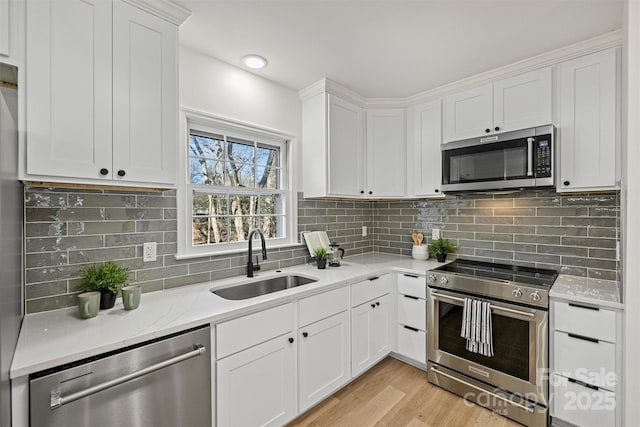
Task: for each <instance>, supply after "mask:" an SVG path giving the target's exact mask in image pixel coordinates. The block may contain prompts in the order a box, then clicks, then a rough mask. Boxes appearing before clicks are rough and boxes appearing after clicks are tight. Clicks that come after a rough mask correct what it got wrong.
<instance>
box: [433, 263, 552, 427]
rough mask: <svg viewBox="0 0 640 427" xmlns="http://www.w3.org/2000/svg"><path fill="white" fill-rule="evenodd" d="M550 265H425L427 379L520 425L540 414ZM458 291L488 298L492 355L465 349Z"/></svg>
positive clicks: (541, 418) (536, 421)
mask: <svg viewBox="0 0 640 427" xmlns="http://www.w3.org/2000/svg"><path fill="white" fill-rule="evenodd" d="M557 276H558V273H557V272H556V271H554V270H546V269H539V268H529V267H520V266H516V265H509V264H495V263H487V262H478V261H471V260H464V259H458V260H456V261H453V262H452V263H450V264H447V265H444V266H442V267H439V268H436V269H434V270H430V271H428V272H427V285H428V287H427V304H428V305H427V330H428V331H429V334H428V339H427V369H428V375H427V377H428V380H429V382H431V383H433V384H436V385H438V386H440V387H442V388H445V389H447V390H449V391H451V392H454V393H456V394H458V395H460V396H463V397H464V398H465V399H467V400H469V401H473V402H476V403H478V404H480V405H482V406H485V407H487V408H490V409H492V410H494V411H496V412H498V413H500V414H501V415H504V416H506V417H509V418H511V419H513V420H515V421H518V422H520V423H522V424H525V425H528V426H545V425H546V424H547V419H548V408H547V406H548V397H549V391H548V389H549V387H548V378H547V376H548V351H549V349H548V335H547V319H548V307H549V289H550V288H551V286H552V285H553V282H554V281H555V279H556V277H557ZM466 298H472V299H479V300H483V301H489V302H490V310H491V322H492V335H493V349H494V355H493V356H484V355H482V354H479V353H474V352H471V351H468V350H467V349H466V339H465V338H462V337H461V335H460V331H461V327H462V318H463V308H464V302H465V299H466Z"/></svg>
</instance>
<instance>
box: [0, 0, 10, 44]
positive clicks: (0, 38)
mask: <svg viewBox="0 0 640 427" xmlns="http://www.w3.org/2000/svg"><path fill="white" fill-rule="evenodd" d="M9 28H10V27H9V0H0V55H2V56H9V53H10V52H9V36H10V32H9Z"/></svg>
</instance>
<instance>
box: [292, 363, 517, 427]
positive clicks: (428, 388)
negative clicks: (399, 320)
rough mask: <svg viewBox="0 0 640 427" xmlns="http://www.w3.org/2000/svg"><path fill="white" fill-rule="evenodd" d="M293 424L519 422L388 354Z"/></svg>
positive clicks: (504, 426)
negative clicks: (431, 381) (441, 385)
mask: <svg viewBox="0 0 640 427" xmlns="http://www.w3.org/2000/svg"><path fill="white" fill-rule="evenodd" d="M294 426H296V427H298V426H300V427H302V426H309V427H312V426H313V427H320V426H322V427H327V426H331V427H334V426H335V427H338V426H345V427H346V426H348V427H360V426H362V427H365V426H366V427H368V426H381V427H382V426H384V427H387V426H388V427H392V426H394V427H395V426H397V427H400V426H408V427H424V426H438V427H440V426H456V427H457V426H477V427H480V426H492V427H493V426H496V427H517V426H520V424H517V423H515V422H513V421H511V420H509V419H507V418H504V417H502V416H500V415H497V414H494V413H493V412H491V411H489V410H487V409H484V408H482V407H480V406H478V405H474V404H472V403H469V402H465V401H464V400H463V399H462V398H461V397H459V396H457V395H455V394H453V393H449V392H448V391H446V390H443V389H441V388H439V387H436V386H433V385H431V384H429V383H428V382H427V377H426V373H425V372H424V371H421V370H420V369H417V368H414V367H413V366H411V365H407V364H406V363H403V362H400V361H399V360H396V359H393V358H391V357H388V358H386V359H385V360H383V361H382V362H380V363H379V364H378V365H377V366H375V367H374V368H372V369H371V370H369V371H368V372H366V373H365V374H364V375H362V376H361V377H360V378H358V379H357V380H355V381H354V382H352V383H351V384H349V385H348V386H346V387H345V388H343V389H342V390H340V391H338V392H337V393H335V394H334V395H332V396H330V397H328V398H327V399H325V400H324V401H323V402H321V403H319V404H318V405H317V406H316V407H314V408H312V409H311V410H309V411H307V412H306V413H304V414H303V415H301V416H300V417H298V418H297V419H295V420H294V421H292V422H291V423H290V424H289V427H294Z"/></svg>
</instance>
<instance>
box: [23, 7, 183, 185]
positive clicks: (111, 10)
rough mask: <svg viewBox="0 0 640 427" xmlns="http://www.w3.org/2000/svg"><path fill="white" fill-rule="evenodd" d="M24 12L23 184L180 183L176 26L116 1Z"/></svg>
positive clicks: (42, 8) (31, 9)
mask: <svg viewBox="0 0 640 427" xmlns="http://www.w3.org/2000/svg"><path fill="white" fill-rule="evenodd" d="M26 7H27V9H26V17H27V30H26V34H27V38H26V55H27V56H26V62H27V64H28V67H27V68H26V86H27V87H28V90H27V91H26V93H27V95H26V123H27V132H26V176H23V177H22V178H23V179H36V180H45V181H47V180H51V181H63V182H65V181H66V182H86V183H102V184H107V183H108V184H121V185H143V186H144V185H161V186H164V187H166V186H173V185H175V182H176V161H177V153H178V151H177V147H178V132H177V121H178V113H177V109H178V101H177V93H178V81H177V65H178V63H177V60H178V44H177V31H178V29H177V26H176V25H174V24H170V23H169V22H167V21H164V20H163V19H160V18H158V17H156V16H154V15H151V14H149V13H147V12H143V11H142V10H139V9H137V8H135V7H132V6H130V5H128V4H125V3H123V2H120V1H118V0H116V1H115V2H113V3H112V2H109V1H103V0H87V1H85V0H82V1H81V0H69V1H64V2H58V1H53V2H41V1H35V0H28V1H27V6H26Z"/></svg>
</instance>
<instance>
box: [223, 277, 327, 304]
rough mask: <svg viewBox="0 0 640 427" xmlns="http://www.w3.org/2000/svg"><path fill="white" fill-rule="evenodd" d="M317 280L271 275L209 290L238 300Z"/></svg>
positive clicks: (225, 297) (226, 297)
mask: <svg viewBox="0 0 640 427" xmlns="http://www.w3.org/2000/svg"><path fill="white" fill-rule="evenodd" d="M314 282H317V280H316V279H311V278H309V277H304V276H296V275H294V274H290V275H287V276H277V277H271V278H269V279H262V280H256V281H254V282H250V283H245V284H244V285H238V286H231V287H228V288H222V289H212V290H211V292H213V293H214V294H216V295H218V296H219V297H221V298H224V299H231V300H240V299H248V298H253V297H258V296H260V295H265V294H270V293H271V292H278V291H282V290H284V289H290V288H295V287H296V286H302V285H308V284H309V283H314Z"/></svg>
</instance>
